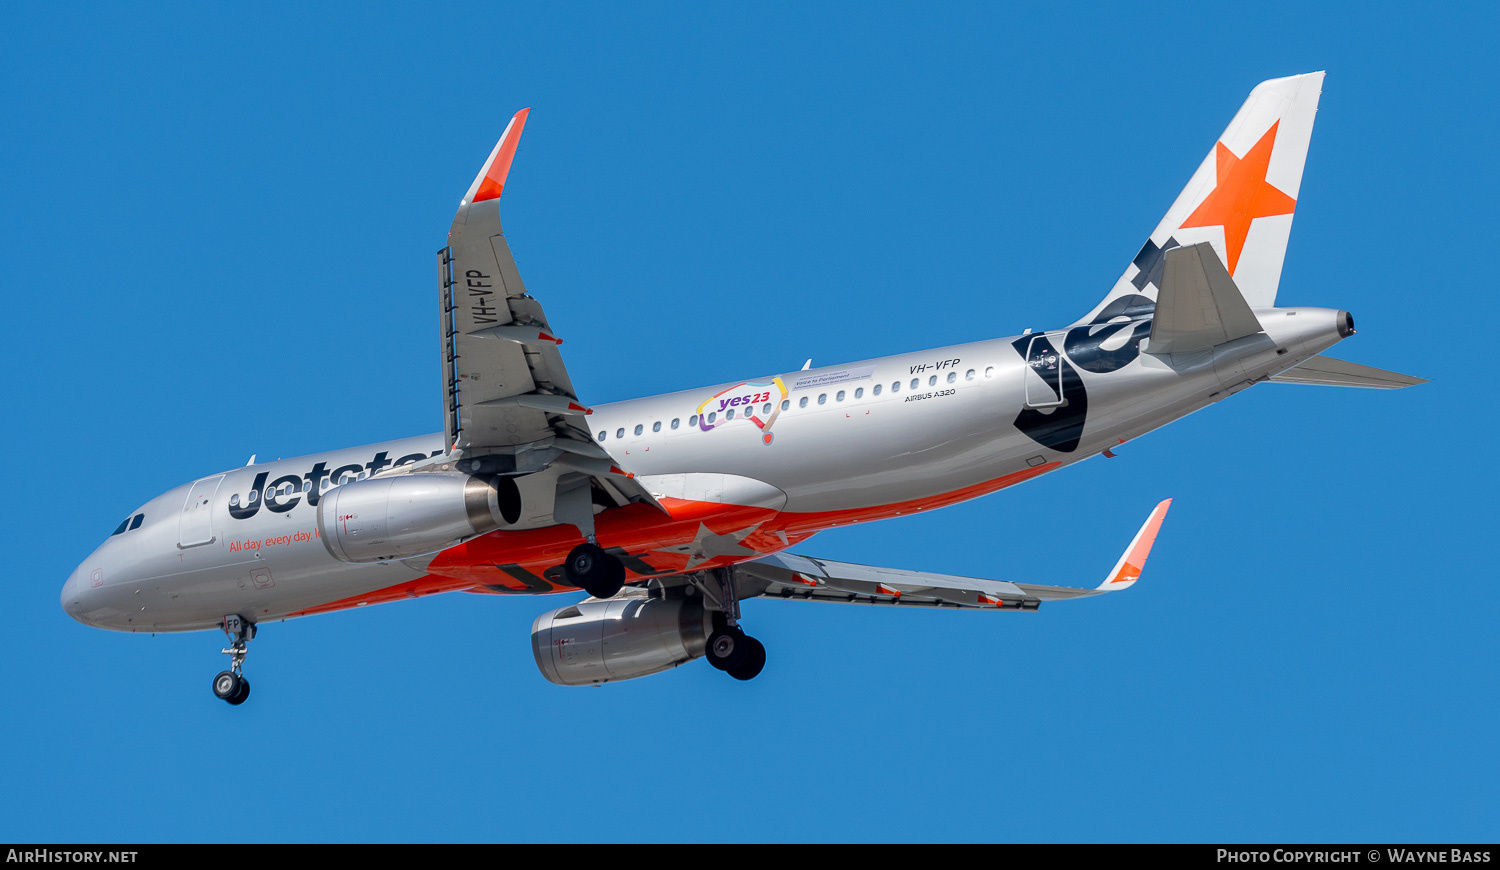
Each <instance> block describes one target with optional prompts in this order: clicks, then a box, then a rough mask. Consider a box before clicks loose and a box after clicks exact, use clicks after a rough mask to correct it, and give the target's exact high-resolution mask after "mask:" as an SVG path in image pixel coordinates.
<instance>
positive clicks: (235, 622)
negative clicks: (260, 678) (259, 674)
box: [214, 614, 255, 707]
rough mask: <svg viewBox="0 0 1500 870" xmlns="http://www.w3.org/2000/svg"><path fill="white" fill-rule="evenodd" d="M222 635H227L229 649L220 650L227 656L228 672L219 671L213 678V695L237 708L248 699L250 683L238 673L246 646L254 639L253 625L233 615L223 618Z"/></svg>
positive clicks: (242, 663)
mask: <svg viewBox="0 0 1500 870" xmlns="http://www.w3.org/2000/svg"><path fill="white" fill-rule="evenodd" d="M222 627H223V629H224V633H225V634H227V635H229V640H230V644H229V649H226V650H221V652H223V653H224V654H225V655H227V656H229V662H230V664H229V670H227V671H220V672H219V673H218V675H217V676H215V677H214V694H215V695H217V696H219V698H221V699H222V700H225V701H228V702H229V703H230V704H231V705H233V706H235V707H238V706H239V705H241V704H243V703H245V699H246V698H249V697H250V681H249V680H247V679H245V675H244V674H242V673H240V669H241V666H242V665H244V663H245V654H246V653H247V652H248V650H247V649H246V645H247V644H249V643H250V641H251V640H253V639H254V638H255V623H253V622H246V621H245V620H243V619H241V618H239V617H238V616H236V615H234V614H230V615H229V616H226V617H224V622H223V623H222Z"/></svg>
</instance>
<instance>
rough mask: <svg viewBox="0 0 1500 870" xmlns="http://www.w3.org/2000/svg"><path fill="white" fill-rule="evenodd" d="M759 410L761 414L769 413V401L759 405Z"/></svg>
mask: <svg viewBox="0 0 1500 870" xmlns="http://www.w3.org/2000/svg"><path fill="white" fill-rule="evenodd" d="M760 412H761V413H762V414H769V413H771V403H770V402H767V403H765V404H764V405H761V406H760Z"/></svg>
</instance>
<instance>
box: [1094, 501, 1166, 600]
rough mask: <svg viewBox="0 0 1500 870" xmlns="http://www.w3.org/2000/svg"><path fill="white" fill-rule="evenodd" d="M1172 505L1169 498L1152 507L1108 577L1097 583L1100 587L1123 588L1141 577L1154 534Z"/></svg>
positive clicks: (1153, 541)
mask: <svg viewBox="0 0 1500 870" xmlns="http://www.w3.org/2000/svg"><path fill="white" fill-rule="evenodd" d="M1171 506H1172V500H1171V499H1163V500H1162V501H1161V502H1160V503H1158V504H1157V505H1156V507H1155V508H1153V509H1152V511H1151V515H1150V516H1148V517H1147V518H1146V523H1145V525H1143V526H1141V530H1140V531H1138V532H1136V533H1135V538H1134V539H1132V540H1131V542H1130V546H1129V547H1126V548H1125V552H1124V554H1122V555H1121V556H1120V561H1118V562H1116V563H1115V568H1114V570H1113V571H1111V572H1109V577H1108V579H1106V580H1105V581H1104V582H1103V583H1101V584H1099V587H1098V588H1100V589H1115V588H1119V589H1124V588H1125V587H1127V586H1129V585H1130V584H1132V583H1134V582H1135V581H1137V580H1139V579H1141V570H1142V569H1143V568H1145V567H1146V557H1148V556H1150V555H1151V545H1152V544H1155V543H1156V535H1157V533H1158V532H1160V531H1161V524H1162V521H1163V520H1165V519H1166V518H1167V509H1168V508H1170V507H1171Z"/></svg>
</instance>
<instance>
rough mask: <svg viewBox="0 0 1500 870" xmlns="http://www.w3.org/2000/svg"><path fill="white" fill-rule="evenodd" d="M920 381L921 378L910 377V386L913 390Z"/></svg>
mask: <svg viewBox="0 0 1500 870" xmlns="http://www.w3.org/2000/svg"><path fill="white" fill-rule="evenodd" d="M921 383H922V379H921V378H912V379H911V388H912V389H913V390H915V389H916V388H917V387H918V386H919V385H920V384H921Z"/></svg>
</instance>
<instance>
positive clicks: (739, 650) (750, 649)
mask: <svg viewBox="0 0 1500 870" xmlns="http://www.w3.org/2000/svg"><path fill="white" fill-rule="evenodd" d="M690 579H691V580H692V583H693V585H694V586H697V587H698V589H699V590H700V591H702V592H703V595H704V597H705V598H708V599H712V600H714V601H715V602H716V603H717V604H718V605H719V610H718V611H716V612H715V613H714V615H713V620H714V632H713V634H711V635H709V636H708V644H707V648H706V649H705V650H704V658H706V659H708V663H709V664H711V665H713V666H714V667H716V668H718V669H719V670H721V671H723V672H724V673H726V674H728V675H730V676H731V677H734V678H735V679H736V680H753V679H755V677H756V676H757V675H759V674H760V672H761V669H763V668H764V667H765V666H766V647H765V644H763V643H761V642H760V641H758V640H756V639H755V638H753V637H751V636H750V635H748V634H745V630H744V629H742V628H740V625H739V619H740V599H739V596H738V594H737V592H736V590H735V588H734V578H733V577H732V576H731V575H730V573H729V569H727V568H716V569H714V570H713V571H710V572H707V576H704V575H701V574H700V575H697V576H690Z"/></svg>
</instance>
